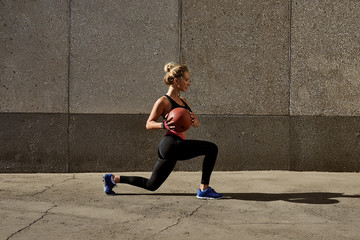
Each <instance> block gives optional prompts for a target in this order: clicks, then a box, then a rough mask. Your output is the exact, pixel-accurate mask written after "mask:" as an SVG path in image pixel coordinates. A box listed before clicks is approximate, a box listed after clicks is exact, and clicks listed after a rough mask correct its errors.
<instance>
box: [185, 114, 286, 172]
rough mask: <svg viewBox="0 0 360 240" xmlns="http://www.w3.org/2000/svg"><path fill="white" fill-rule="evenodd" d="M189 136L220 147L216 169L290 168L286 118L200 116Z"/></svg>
mask: <svg viewBox="0 0 360 240" xmlns="http://www.w3.org/2000/svg"><path fill="white" fill-rule="evenodd" d="M199 119H200V121H201V123H200V127H199V128H198V129H196V128H194V129H192V130H191V131H189V138H195V139H201V140H207V141H211V142H214V143H216V144H217V145H218V147H219V156H218V161H217V163H216V169H218V170H220V169H221V170H226V171H232V170H235V169H238V170H267V169H277V170H286V169H289V163H288V159H289V153H288V151H289V121H288V118H287V117H275V116H249V117H247V116H234V115H201V116H199Z"/></svg>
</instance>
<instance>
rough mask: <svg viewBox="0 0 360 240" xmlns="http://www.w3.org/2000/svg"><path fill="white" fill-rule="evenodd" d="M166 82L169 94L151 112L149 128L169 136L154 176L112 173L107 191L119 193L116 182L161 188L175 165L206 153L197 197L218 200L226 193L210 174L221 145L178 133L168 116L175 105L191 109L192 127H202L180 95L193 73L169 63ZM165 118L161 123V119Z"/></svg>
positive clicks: (153, 173)
mask: <svg viewBox="0 0 360 240" xmlns="http://www.w3.org/2000/svg"><path fill="white" fill-rule="evenodd" d="M164 70H165V72H166V75H165V77H164V81H165V83H166V84H167V85H168V86H169V90H168V92H167V94H166V95H165V96H162V97H161V98H159V99H158V100H157V101H156V102H155V104H154V106H153V108H152V111H151V113H150V116H149V118H148V120H147V122H146V128H147V129H166V130H167V132H166V135H165V136H164V138H163V139H162V140H161V142H160V144H159V149H158V154H159V159H158V161H157V163H156V165H155V167H154V170H153V172H152V175H151V177H150V179H146V178H143V177H134V176H115V175H112V174H105V175H104V183H105V187H104V190H105V193H106V194H115V193H114V191H113V190H112V189H113V187H114V186H115V185H116V183H126V184H130V185H133V186H137V187H141V188H144V189H147V190H150V191H155V190H157V189H158V188H159V187H160V186H161V184H162V183H163V182H164V181H165V180H166V179H167V177H168V176H169V175H170V173H171V172H172V170H173V169H174V167H175V164H176V162H177V161H181V160H188V159H191V158H194V157H197V156H201V155H205V157H204V161H203V166H202V178H201V184H200V187H199V189H198V192H197V197H198V198H201V199H217V198H222V197H223V195H222V194H219V193H217V192H215V191H214V189H212V188H211V187H209V182H210V175H211V173H212V171H213V169H214V165H215V161H216V157H217V153H218V148H217V146H216V145H215V144H214V143H211V142H206V141H198V140H186V132H181V133H180V132H175V131H174V129H175V126H173V124H174V122H173V121H171V120H172V119H166V117H167V115H168V113H169V112H170V111H171V110H172V109H174V108H178V107H181V108H186V109H188V110H189V111H190V115H191V118H192V126H193V127H198V126H199V124H200V123H199V120H198V118H197V117H196V116H195V114H194V113H193V112H192V111H191V108H190V107H189V103H188V102H187V101H186V100H185V99H184V98H180V97H179V94H180V92H185V91H186V90H187V88H188V87H189V86H190V80H189V78H190V73H189V70H188V68H187V67H186V65H175V64H174V63H168V64H166V65H165V69H164ZM160 117H163V118H164V119H165V120H164V121H162V122H158V120H159V118H160Z"/></svg>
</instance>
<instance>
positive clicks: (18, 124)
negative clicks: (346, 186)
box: [0, 0, 360, 172]
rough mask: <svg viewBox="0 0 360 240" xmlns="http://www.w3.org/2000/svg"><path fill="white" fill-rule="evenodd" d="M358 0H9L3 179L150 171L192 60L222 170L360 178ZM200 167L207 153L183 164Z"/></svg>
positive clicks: (2, 96)
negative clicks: (170, 91)
mask: <svg viewBox="0 0 360 240" xmlns="http://www.w3.org/2000/svg"><path fill="white" fill-rule="evenodd" d="M359 12H360V2H359V1H354V0H341V1H335V0H317V1H310V0H297V1H296V0H265V1H245V0H238V1H235V0H227V1H221V2H220V1H206V0H183V1H180V0H171V1H168V0H166V1H165V0H163V1H155V2H154V1H137V0H136V1H134V0H132V1H130V0H127V1H115V0H111V1H105V2H102V1H94V0H91V1H88V0H61V1H47V0H31V1H25V2H24V1H17V0H0V39H1V40H0V53H1V54H0V56H1V57H0V82H1V84H0V141H1V144H0V172H86V171H150V170H152V168H153V165H154V163H155V161H156V160H157V144H158V142H159V140H160V138H161V136H162V135H163V134H164V133H163V132H162V131H147V130H146V129H145V121H146V119H147V117H148V114H149V112H150V111H151V108H152V105H153V103H154V102H155V100H156V99H157V98H158V97H160V96H161V95H163V94H165V92H166V89H167V88H166V86H165V84H164V83H163V81H162V78H163V75H164V72H163V66H164V64H165V63H166V62H169V61H179V59H180V60H181V62H183V63H186V64H187V65H188V66H189V67H190V69H191V76H192V78H191V81H192V85H191V87H190V89H189V91H188V92H186V93H184V95H183V96H185V97H186V98H187V99H188V100H189V102H190V103H191V105H192V108H193V110H194V111H195V113H197V115H198V116H199V118H200V121H201V127H200V128H198V129H192V130H191V132H189V137H190V138H196V139H204V140H209V141H213V142H215V143H216V144H217V145H218V146H219V157H218V162H217V165H216V170H268V169H281V170H301V171H302V170H309V171H359V170H360V73H359V71H360V66H359V63H360V59H359V58H360V55H359V52H360V42H359V41H358V39H359V37H360V36H359V22H360V14H358V13H359ZM200 168H201V158H197V159H195V160H193V161H184V162H180V163H179V164H178V165H177V167H176V169H177V170H194V171H197V170H199V169H200Z"/></svg>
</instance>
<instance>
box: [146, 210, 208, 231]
mask: <svg viewBox="0 0 360 240" xmlns="http://www.w3.org/2000/svg"><path fill="white" fill-rule="evenodd" d="M202 206H203V205H200V206H198V207H197V208H196V209H195V210H194V211H192V212H191V213H190V214H187V215H185V216H184V217H179V218H178V219H177V220H176V223H174V224H172V225H170V226H167V227H166V228H164V229H162V230H161V231H159V232H158V234H159V233H162V232H165V231H167V230H168V229H170V228H172V227H175V226H176V225H178V224H180V222H181V221H182V219H184V218H188V217H191V216H192V215H194V214H195V213H196V212H198V211H199V209H200V208H201V207H202ZM154 236H155V235H154ZM154 236H153V237H154Z"/></svg>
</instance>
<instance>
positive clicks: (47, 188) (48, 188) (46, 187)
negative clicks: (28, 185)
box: [31, 174, 75, 197]
mask: <svg viewBox="0 0 360 240" xmlns="http://www.w3.org/2000/svg"><path fill="white" fill-rule="evenodd" d="M73 179H75V174H73V176H72V178H68V179H65V180H62V181H61V182H58V183H54V184H52V185H50V186H45V189H43V190H42V191H40V192H36V193H34V194H33V195H31V196H32V197H34V196H36V195H39V194H43V193H44V192H46V191H48V190H50V189H51V188H53V187H55V186H56V185H59V184H62V183H64V182H67V181H69V180H73Z"/></svg>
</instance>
